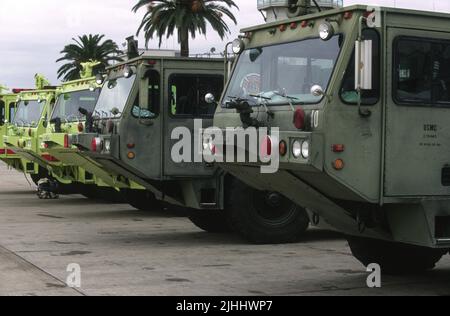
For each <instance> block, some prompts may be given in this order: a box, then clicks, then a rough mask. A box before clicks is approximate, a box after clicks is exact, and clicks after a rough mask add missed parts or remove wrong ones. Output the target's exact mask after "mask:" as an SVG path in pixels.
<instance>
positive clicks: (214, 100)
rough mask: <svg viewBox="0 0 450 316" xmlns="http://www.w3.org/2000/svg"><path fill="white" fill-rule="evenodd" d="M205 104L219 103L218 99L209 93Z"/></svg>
mask: <svg viewBox="0 0 450 316" xmlns="http://www.w3.org/2000/svg"><path fill="white" fill-rule="evenodd" d="M205 102H206V103H208V104H215V103H217V102H216V98H215V97H214V95H213V94H212V93H208V94H207V95H205Z"/></svg>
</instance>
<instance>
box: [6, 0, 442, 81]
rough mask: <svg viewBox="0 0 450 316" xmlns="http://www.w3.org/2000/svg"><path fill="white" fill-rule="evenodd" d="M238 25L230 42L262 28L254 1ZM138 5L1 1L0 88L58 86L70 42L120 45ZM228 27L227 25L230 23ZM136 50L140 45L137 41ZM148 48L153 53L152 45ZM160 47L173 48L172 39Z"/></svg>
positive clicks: (242, 3) (438, 2)
mask: <svg viewBox="0 0 450 316" xmlns="http://www.w3.org/2000/svg"><path fill="white" fill-rule="evenodd" d="M235 1H236V3H237V4H238V5H239V7H240V11H235V13H236V16H237V18H238V21H239V26H237V27H235V26H233V27H232V34H231V35H230V36H229V39H233V38H234V37H235V36H236V35H237V34H238V30H239V28H241V27H245V26H250V25H254V24H259V23H262V22H263V20H262V18H261V15H260V13H259V12H258V11H257V10H256V0H235ZM136 2H137V0H77V1H67V2H66V1H60V0H39V1H37V0H22V1H18V0H1V1H0V84H4V85H7V86H8V87H10V88H11V87H31V86H32V85H33V83H34V80H33V75H34V74H35V73H37V72H38V73H43V74H44V75H46V76H47V77H48V78H49V79H50V81H51V82H52V83H53V84H57V82H58V81H57V79H56V71H57V69H58V68H59V67H60V66H61V65H60V64H56V63H55V60H56V59H57V58H59V56H60V55H59V52H60V51H61V49H62V48H63V47H64V45H66V44H67V43H69V42H70V40H71V38H72V37H74V36H77V35H82V34H89V33H93V34H97V33H98V34H105V35H106V36H107V38H111V39H113V40H114V41H116V42H117V43H118V44H119V45H121V44H122V43H123V42H124V39H125V38H126V37H128V36H129V35H133V34H135V32H136V29H137V27H138V25H139V22H140V21H141V18H142V15H143V13H144V12H143V11H142V12H140V13H138V14H134V13H132V12H131V8H132V6H133V5H134V4H135V3H136ZM344 3H345V4H354V3H363V4H376V5H382V6H394V5H396V6H397V7H406V8H414V9H421V10H436V11H440V12H443V11H447V12H450V0H434V1H433V0H427V1H424V0H344ZM230 25H231V24H230ZM140 41H141V46H142V45H143V44H144V41H143V40H142V37H141V38H140ZM151 47H154V48H156V47H157V45H156V43H153V45H151ZM212 47H215V48H217V49H218V50H222V49H223V47H224V43H223V42H222V41H221V40H220V38H218V37H217V36H215V35H214V34H213V32H209V35H208V36H207V38H206V40H205V38H204V37H203V36H201V37H197V39H196V40H194V41H192V43H191V51H192V53H203V52H206V51H209V50H210V49H211V48H212ZM162 48H168V49H178V44H177V41H176V38H173V39H170V40H168V41H165V42H164V43H163V46H162Z"/></svg>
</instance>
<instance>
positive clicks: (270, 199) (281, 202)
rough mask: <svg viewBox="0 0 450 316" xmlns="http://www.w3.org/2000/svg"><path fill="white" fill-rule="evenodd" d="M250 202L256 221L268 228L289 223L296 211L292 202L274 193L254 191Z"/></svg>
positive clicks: (296, 208)
mask: <svg viewBox="0 0 450 316" xmlns="http://www.w3.org/2000/svg"><path fill="white" fill-rule="evenodd" d="M252 202H253V212H254V213H255V215H256V216H257V218H258V220H259V221H260V222H261V223H263V224H265V225H270V226H280V225H284V224H287V223H289V222H290V221H291V220H292V219H293V218H294V217H295V216H296V213H297V210H298V207H297V206H296V205H295V204H294V203H293V202H292V201H290V200H289V199H287V198H285V197H284V196H282V195H281V194H279V193H276V192H265V191H254V192H253V198H252Z"/></svg>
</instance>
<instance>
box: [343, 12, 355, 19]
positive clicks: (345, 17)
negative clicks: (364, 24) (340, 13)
mask: <svg viewBox="0 0 450 316" xmlns="http://www.w3.org/2000/svg"><path fill="white" fill-rule="evenodd" d="M352 17H353V12H351V11H347V12H345V13H344V19H345V20H350V19H351V18H352Z"/></svg>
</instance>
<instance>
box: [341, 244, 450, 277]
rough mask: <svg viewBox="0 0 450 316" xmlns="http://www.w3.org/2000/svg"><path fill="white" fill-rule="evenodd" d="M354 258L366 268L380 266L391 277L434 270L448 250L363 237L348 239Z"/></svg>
mask: <svg viewBox="0 0 450 316" xmlns="http://www.w3.org/2000/svg"><path fill="white" fill-rule="evenodd" d="M347 240H348V243H349V246H350V249H351V251H352V253H353V256H354V257H355V258H356V259H358V260H359V261H360V262H361V263H362V264H363V265H364V266H366V267H367V266H368V265H370V264H373V263H375V264H379V265H380V267H381V272H382V273H385V274H391V275H399V274H400V275H401V274H414V273H421V272H425V271H428V270H432V269H433V268H434V267H435V266H436V263H438V262H439V260H441V258H442V257H443V256H444V255H445V254H446V253H447V252H448V249H446V250H445V249H433V248H425V247H419V246H413V245H407V244H402V243H394V242H389V241H384V240H376V239H369V238H362V237H348V238H347Z"/></svg>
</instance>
